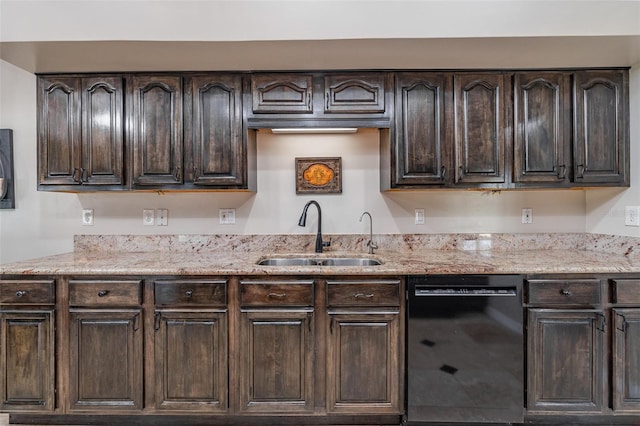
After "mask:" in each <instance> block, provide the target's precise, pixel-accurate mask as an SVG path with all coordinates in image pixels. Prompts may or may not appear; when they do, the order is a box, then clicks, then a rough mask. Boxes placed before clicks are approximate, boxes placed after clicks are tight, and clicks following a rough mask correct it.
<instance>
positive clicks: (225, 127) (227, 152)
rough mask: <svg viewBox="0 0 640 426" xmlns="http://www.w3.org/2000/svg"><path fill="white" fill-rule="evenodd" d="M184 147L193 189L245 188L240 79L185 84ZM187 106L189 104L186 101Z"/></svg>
mask: <svg viewBox="0 0 640 426" xmlns="http://www.w3.org/2000/svg"><path fill="white" fill-rule="evenodd" d="M186 87H188V89H187V90H188V93H187V96H186V99H188V100H190V101H191V102H190V103H191V105H187V106H186V107H185V110H186V111H188V112H187V114H186V115H187V117H186V119H187V127H186V129H185V130H186V134H187V139H186V145H187V147H188V148H187V156H188V158H189V159H190V161H188V162H187V164H189V165H190V168H191V170H188V171H187V173H188V174H189V175H190V177H189V179H188V180H190V181H192V182H193V183H194V184H195V185H202V186H222V187H225V186H235V187H242V185H243V184H246V179H245V168H246V164H247V157H246V153H245V149H244V145H243V132H242V112H241V111H242V108H241V107H242V93H241V92H242V80H241V77H240V76H237V75H236V76H233V75H212V76H196V77H193V78H191V79H188V80H187V83H186ZM187 102H189V101H187Z"/></svg>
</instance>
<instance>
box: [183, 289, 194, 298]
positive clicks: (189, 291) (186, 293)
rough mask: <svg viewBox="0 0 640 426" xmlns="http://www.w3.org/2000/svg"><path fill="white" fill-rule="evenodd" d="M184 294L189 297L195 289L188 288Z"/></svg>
mask: <svg viewBox="0 0 640 426" xmlns="http://www.w3.org/2000/svg"><path fill="white" fill-rule="evenodd" d="M184 295H185V296H187V297H191V296H193V290H187V291H185V292H184Z"/></svg>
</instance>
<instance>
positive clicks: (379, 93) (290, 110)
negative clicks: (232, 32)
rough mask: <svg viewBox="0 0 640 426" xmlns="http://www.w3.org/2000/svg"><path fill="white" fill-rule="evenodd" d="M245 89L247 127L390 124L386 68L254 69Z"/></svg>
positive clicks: (389, 85) (390, 84)
mask: <svg viewBox="0 0 640 426" xmlns="http://www.w3.org/2000/svg"><path fill="white" fill-rule="evenodd" d="M245 91H246V92H249V94H250V96H249V101H247V105H248V107H247V108H246V110H245V111H246V115H247V117H248V124H249V127H250V128H270V127H339V126H346V127H381V128H388V127H389V126H390V122H389V119H390V117H391V109H392V108H391V107H390V106H391V104H392V100H391V99H392V95H393V76H392V74H391V73H388V72H346V71H345V72H301V73H256V74H252V75H251V76H249V77H248V84H247V85H246V86H245Z"/></svg>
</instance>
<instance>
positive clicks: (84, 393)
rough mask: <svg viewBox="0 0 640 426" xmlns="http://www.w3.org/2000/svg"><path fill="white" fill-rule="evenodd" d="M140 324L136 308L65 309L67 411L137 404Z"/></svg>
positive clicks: (135, 406)
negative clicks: (67, 359)
mask: <svg viewBox="0 0 640 426" xmlns="http://www.w3.org/2000/svg"><path fill="white" fill-rule="evenodd" d="M142 324H143V321H142V311H141V310H140V309H72V310H71V312H70V323H69V327H70V330H69V339H70V345H69V346H70V347H69V357H70V359H69V361H70V366H69V376H70V377H69V404H70V409H71V410H95V411H105V410H138V409H142V402H143V399H142V396H143V391H142V386H143V385H142V377H143V368H144V358H143V352H142V344H143V327H142Z"/></svg>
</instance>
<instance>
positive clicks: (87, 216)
mask: <svg viewBox="0 0 640 426" xmlns="http://www.w3.org/2000/svg"><path fill="white" fill-rule="evenodd" d="M82 224H83V225H85V226H93V209H82Z"/></svg>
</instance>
